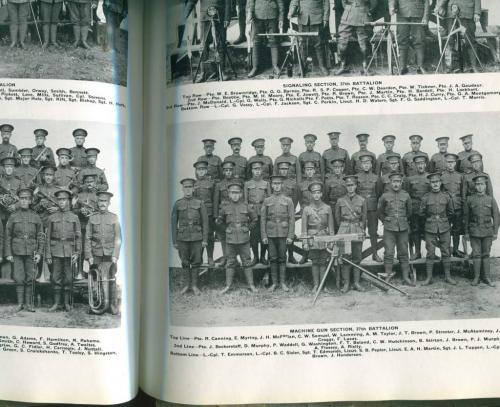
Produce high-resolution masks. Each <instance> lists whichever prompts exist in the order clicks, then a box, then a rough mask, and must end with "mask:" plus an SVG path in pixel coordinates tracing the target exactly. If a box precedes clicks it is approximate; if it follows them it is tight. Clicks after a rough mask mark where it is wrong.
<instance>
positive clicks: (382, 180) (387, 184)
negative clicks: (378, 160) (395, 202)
mask: <svg viewBox="0 0 500 407" xmlns="http://www.w3.org/2000/svg"><path fill="white" fill-rule="evenodd" d="M372 157H373V156H372ZM385 160H386V162H387V164H388V165H389V173H387V174H385V175H381V176H380V177H379V179H378V181H379V190H380V191H382V192H389V191H391V190H392V186H391V185H392V181H391V174H392V173H393V172H398V168H399V165H400V162H401V156H400V155H399V154H397V153H392V154H387V155H386V157H385Z"/></svg>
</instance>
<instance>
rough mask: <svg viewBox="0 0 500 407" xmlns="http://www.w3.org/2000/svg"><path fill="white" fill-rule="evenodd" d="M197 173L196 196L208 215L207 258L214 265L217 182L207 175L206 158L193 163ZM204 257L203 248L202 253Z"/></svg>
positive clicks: (211, 265) (209, 263)
mask: <svg viewBox="0 0 500 407" xmlns="http://www.w3.org/2000/svg"><path fill="white" fill-rule="evenodd" d="M193 167H194V168H195V173H196V182H195V183H194V197H195V198H197V199H200V200H202V201H203V203H204V204H205V209H206V210H207V216H208V241H207V258H208V265H209V266H210V267H213V266H214V243H215V223H214V216H213V215H214V206H213V198H214V191H215V183H214V182H213V181H212V180H211V179H210V178H209V177H208V176H207V172H208V162H207V161H204V160H199V161H196V162H195V163H194V164H193ZM201 257H202V258H203V250H202V255H201Z"/></svg>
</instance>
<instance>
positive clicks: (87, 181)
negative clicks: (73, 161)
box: [85, 177, 95, 188]
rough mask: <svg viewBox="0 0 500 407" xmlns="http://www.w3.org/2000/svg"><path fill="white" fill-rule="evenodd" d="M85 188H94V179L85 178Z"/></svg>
mask: <svg viewBox="0 0 500 407" xmlns="http://www.w3.org/2000/svg"><path fill="white" fill-rule="evenodd" d="M85 186H86V187H87V188H92V187H95V178H93V177H87V178H85Z"/></svg>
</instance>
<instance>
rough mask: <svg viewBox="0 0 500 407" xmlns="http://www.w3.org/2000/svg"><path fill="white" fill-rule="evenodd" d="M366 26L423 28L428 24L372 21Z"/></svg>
mask: <svg viewBox="0 0 500 407" xmlns="http://www.w3.org/2000/svg"><path fill="white" fill-rule="evenodd" d="M365 25H367V26H370V27H387V26H390V25H420V26H422V27H424V26H426V25H427V24H425V23H415V22H407V23H403V22H397V21H370V22H366V23H365Z"/></svg>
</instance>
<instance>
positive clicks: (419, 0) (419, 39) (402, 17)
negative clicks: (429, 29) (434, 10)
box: [389, 0, 430, 75]
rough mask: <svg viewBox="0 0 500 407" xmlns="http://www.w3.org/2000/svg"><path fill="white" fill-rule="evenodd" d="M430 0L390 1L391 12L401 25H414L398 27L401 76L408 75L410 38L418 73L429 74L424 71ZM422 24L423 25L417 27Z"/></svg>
mask: <svg viewBox="0 0 500 407" xmlns="http://www.w3.org/2000/svg"><path fill="white" fill-rule="evenodd" d="M429 9H430V7H429V0H389V11H390V13H391V15H393V16H396V17H397V20H398V22H399V23H410V24H411V23H413V25H410V24H408V25H406V24H401V25H398V27H397V31H398V43H399V65H400V67H401V75H405V74H407V73H408V65H407V62H408V49H409V48H410V36H411V37H412V38H413V47H414V49H415V53H416V57H417V73H419V74H425V73H427V72H426V71H425V69H424V56H425V29H426V26H427V24H429ZM415 23H422V25H415Z"/></svg>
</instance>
